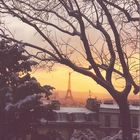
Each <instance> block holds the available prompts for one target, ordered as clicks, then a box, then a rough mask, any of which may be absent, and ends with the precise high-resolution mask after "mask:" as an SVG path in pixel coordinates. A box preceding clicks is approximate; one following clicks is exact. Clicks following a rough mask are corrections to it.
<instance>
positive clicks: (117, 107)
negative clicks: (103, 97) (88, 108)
mask: <svg viewBox="0 0 140 140" xmlns="http://www.w3.org/2000/svg"><path fill="white" fill-rule="evenodd" d="M129 107H130V110H138V111H139V110H140V106H134V105H129ZM100 108H106V109H119V106H118V105H117V104H100Z"/></svg>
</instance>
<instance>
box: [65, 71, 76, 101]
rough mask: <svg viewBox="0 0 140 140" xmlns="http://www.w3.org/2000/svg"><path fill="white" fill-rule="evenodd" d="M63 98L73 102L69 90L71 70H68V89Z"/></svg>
mask: <svg viewBox="0 0 140 140" xmlns="http://www.w3.org/2000/svg"><path fill="white" fill-rule="evenodd" d="M65 100H69V101H71V103H74V100H73V96H72V92H71V72H69V79H68V89H67V93H66V96H65Z"/></svg>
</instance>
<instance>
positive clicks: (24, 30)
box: [5, 17, 138, 99]
mask: <svg viewBox="0 0 140 140" xmlns="http://www.w3.org/2000/svg"><path fill="white" fill-rule="evenodd" d="M5 22H6V23H7V26H8V27H9V29H10V30H11V32H12V33H13V35H14V36H15V38H17V39H19V40H25V41H27V42H30V43H33V44H36V45H39V46H40V45H41V46H43V45H44V44H43V43H44V42H43V41H42V39H41V38H40V37H39V36H38V35H37V34H35V31H34V30H33V28H30V27H29V26H28V25H26V24H24V23H22V22H21V21H19V20H18V19H16V18H12V17H9V18H8V19H5ZM75 43H76V42H75ZM29 51H30V52H31V51H33V50H30V49H29ZM69 72H72V75H71V90H72V94H73V96H74V97H77V98H88V97H89V94H88V92H89V90H90V91H91V94H92V95H91V96H92V97H97V98H100V99H104V98H110V97H111V96H110V95H109V94H108V92H107V91H106V90H105V89H104V88H102V87H101V86H99V85H97V84H96V83H95V82H94V81H93V80H92V79H90V78H89V77H86V76H83V75H81V74H78V73H76V72H74V71H72V70H71V69H70V68H68V67H65V66H62V65H57V66H55V67H54V69H53V71H50V72H48V71H47V70H45V69H38V70H36V71H33V72H32V75H33V76H35V77H36V78H37V79H38V80H39V82H40V83H41V84H42V85H45V84H48V85H51V86H53V87H55V91H58V92H59V95H61V91H64V92H66V90H67V87H68V73H69ZM116 85H117V86H118V88H119V86H120V85H121V84H120V83H117V81H116ZM63 96H64V94H63ZM133 97H134V95H133V94H131V98H133ZM135 97H138V96H135Z"/></svg>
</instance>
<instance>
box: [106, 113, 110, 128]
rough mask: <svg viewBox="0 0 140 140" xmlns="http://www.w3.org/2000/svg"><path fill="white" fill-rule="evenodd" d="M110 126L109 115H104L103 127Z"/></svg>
mask: <svg viewBox="0 0 140 140" xmlns="http://www.w3.org/2000/svg"><path fill="white" fill-rule="evenodd" d="M110 125H111V117H110V116H109V115H105V127H110Z"/></svg>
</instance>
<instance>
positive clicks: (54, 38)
mask: <svg viewBox="0 0 140 140" xmlns="http://www.w3.org/2000/svg"><path fill="white" fill-rule="evenodd" d="M139 5H140V4H139V2H138V1H137V0H129V1H122V0H116V1H114V0H72V1H71V0H48V1H44V0H30V1H28V2H27V1H25V0H0V11H1V15H2V16H6V15H7V14H8V15H12V16H13V17H16V18H18V19H19V20H21V21H22V22H24V23H26V24H27V25H29V26H30V27H32V28H34V30H35V31H36V32H37V33H38V35H40V36H41V37H42V38H43V40H44V43H46V46H47V47H44V46H41V45H40V46H39V45H38V46H37V45H36V44H33V43H32V44H31V43H28V42H24V41H22V42H21V41H19V40H17V39H15V38H13V37H12V36H7V31H5V28H3V27H2V26H1V37H4V38H8V39H11V40H13V41H15V42H18V43H21V44H24V45H26V46H28V47H31V48H34V49H37V50H39V51H41V52H42V53H37V54H32V55H34V57H35V58H37V59H39V60H42V61H45V62H47V64H49V63H50V62H51V63H52V62H54V63H60V64H64V65H66V66H68V67H70V68H72V69H73V70H74V71H76V72H79V73H81V74H84V75H86V76H88V77H90V78H91V79H93V80H94V81H95V82H96V83H97V84H99V85H101V86H102V87H104V88H105V89H106V90H107V91H108V93H109V94H110V95H111V96H112V97H113V98H114V99H115V100H116V102H117V104H118V105H119V108H120V114H121V120H122V130H123V140H131V139H132V135H131V121H130V112H129V105H128V100H127V98H128V95H129V94H130V92H131V91H132V90H133V93H134V94H138V92H139V90H140V87H139V83H138V82H137V80H136V79H137V78H138V77H139V68H138V67H139V64H138V63H139V62H138V57H137V54H136V53H138V40H139V36H138V34H139V20H140V18H139V14H140V6H139ZM1 25H2V24H1ZM40 54H41V55H40ZM116 79H121V80H120V81H119V82H120V83H121V84H120V85H121V89H120V88H118V87H117V85H116V81H115V80H116Z"/></svg>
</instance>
